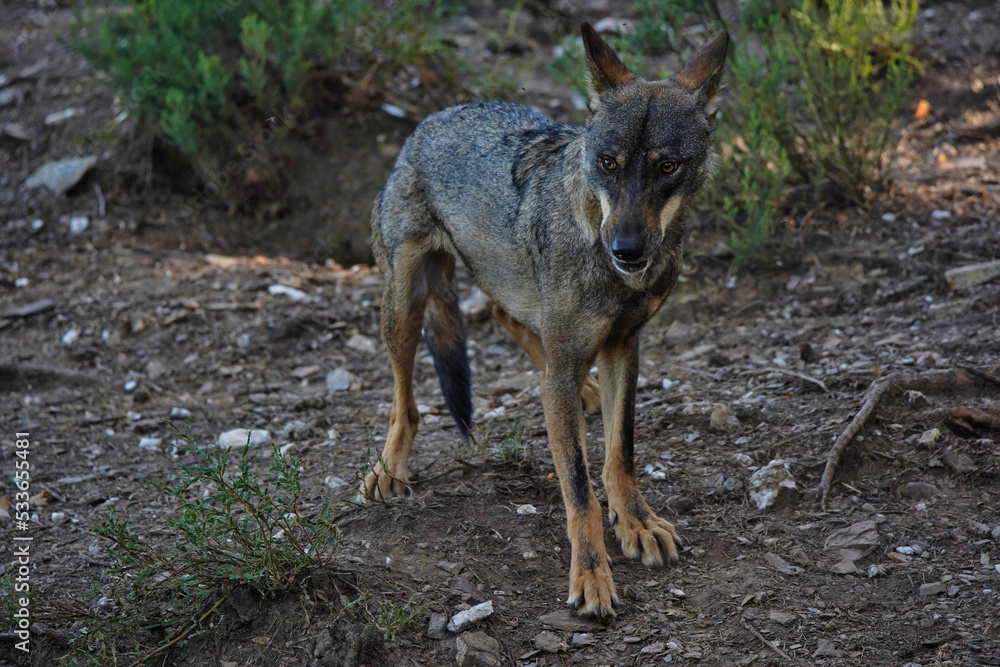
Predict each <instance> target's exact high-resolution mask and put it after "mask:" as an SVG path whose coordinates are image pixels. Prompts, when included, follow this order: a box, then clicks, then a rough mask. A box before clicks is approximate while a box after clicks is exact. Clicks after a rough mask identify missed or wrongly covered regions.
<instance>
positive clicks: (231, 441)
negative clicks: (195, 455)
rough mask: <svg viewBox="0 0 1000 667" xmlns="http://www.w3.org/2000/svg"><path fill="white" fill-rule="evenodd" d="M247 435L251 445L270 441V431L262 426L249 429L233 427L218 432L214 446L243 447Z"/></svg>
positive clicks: (256, 445) (220, 447)
mask: <svg viewBox="0 0 1000 667" xmlns="http://www.w3.org/2000/svg"><path fill="white" fill-rule="evenodd" d="M248 437H249V439H250V446H251V447H260V446H261V445H264V444H268V443H270V442H271V432H270V431H268V430H267V429H263V428H262V429H254V430H253V431H250V430H248V429H245V428H234V429H230V430H228V431H226V432H224V433H221V434H219V439H218V440H217V441H216V446H218V448H219V449H226V448H227V447H233V448H237V447H243V446H245V445H246V444H247V438H248Z"/></svg>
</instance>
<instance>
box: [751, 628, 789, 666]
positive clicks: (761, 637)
mask: <svg viewBox="0 0 1000 667" xmlns="http://www.w3.org/2000/svg"><path fill="white" fill-rule="evenodd" d="M743 625H745V626H746V628H747V630H749V631H750V632H752V633H753V634H754V636H755V637H757V639H759V640H760V641H761V643H762V644H763V645H764V646H766V647H768V648H769V649H771V650H772V651H774V652H775V653H777V654H778V655H779V656H781V657H782V658H784V659H785V660H791V658H790V657H789V655H788V654H787V653H785V652H784V651H782V650H781V649H780V648H778V647H777V646H775V645H774V644H772V643H771V642H769V641H767V639H765V638H764V635H762V634H761V633H760V630H758V629H757V628H755V627H753V625H751V624H750V622H749V621H743Z"/></svg>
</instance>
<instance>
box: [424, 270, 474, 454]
mask: <svg viewBox="0 0 1000 667" xmlns="http://www.w3.org/2000/svg"><path fill="white" fill-rule="evenodd" d="M444 291H446V292H452V290H448V289H447V288H446V289H445V290H444ZM442 297H444V298H442ZM449 297H450V298H449ZM424 340H425V341H426V342H427V347H428V348H430V351H431V356H432V357H433V358H434V370H435V371H437V375H438V380H440V381H441V393H442V394H444V402H445V405H447V406H448V410H449V412H451V416H452V417H454V418H455V423H456V424H458V430H459V431H461V433H462V439H463V440H465V441H468V440H469V427H470V425H471V424H472V371H471V370H470V369H469V357H468V355H467V353H466V348H465V323H464V322H463V321H462V313H461V311H459V309H458V299H457V295H455V294H454V293H452V294H448V295H443V294H434V295H432V296H431V298H430V299H429V300H428V304H427V312H426V315H425V317H424Z"/></svg>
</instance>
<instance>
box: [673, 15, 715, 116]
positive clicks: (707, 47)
mask: <svg viewBox="0 0 1000 667" xmlns="http://www.w3.org/2000/svg"><path fill="white" fill-rule="evenodd" d="M727 51H729V33H728V32H726V31H725V30H720V31H719V32H717V33H715V34H714V35H712V36H711V37H710V38H709V40H708V41H707V42H705V43H704V44H703V45H702V47H701V48H700V49H698V52H697V53H695V54H694V56H692V57H691V60H689V61H688V64H687V65H685V66H684V69H682V70H681V71H680V72H678V73H677V74H674V76H673V80H674V81H676V82H677V83H679V84H681V85H682V86H684V87H685V88H687V89H688V90H691V91H696V92H700V93H702V94H703V95H704V99H705V108H706V110H708V111H709V113H711V111H712V110H713V108H714V106H715V96H716V95H717V94H718V92H719V82H720V80H721V79H722V68H723V67H724V66H725V64H726V52H727Z"/></svg>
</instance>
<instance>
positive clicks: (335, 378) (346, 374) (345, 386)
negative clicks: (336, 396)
mask: <svg viewBox="0 0 1000 667" xmlns="http://www.w3.org/2000/svg"><path fill="white" fill-rule="evenodd" d="M357 380H358V376H356V375H354V374H353V373H351V372H350V371H349V370H347V369H346V368H338V369H337V370H334V371H330V372H329V373H327V374H326V390H327V391H348V390H350V389H351V386H352V385H354V384H359V383H358V382H357Z"/></svg>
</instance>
